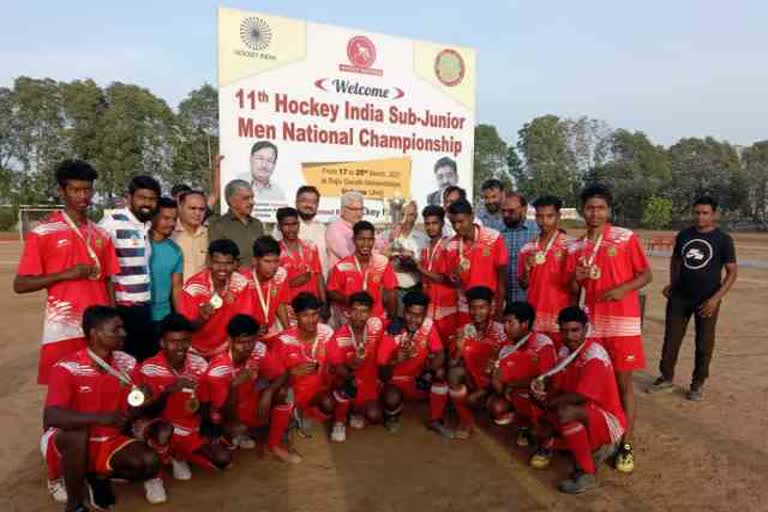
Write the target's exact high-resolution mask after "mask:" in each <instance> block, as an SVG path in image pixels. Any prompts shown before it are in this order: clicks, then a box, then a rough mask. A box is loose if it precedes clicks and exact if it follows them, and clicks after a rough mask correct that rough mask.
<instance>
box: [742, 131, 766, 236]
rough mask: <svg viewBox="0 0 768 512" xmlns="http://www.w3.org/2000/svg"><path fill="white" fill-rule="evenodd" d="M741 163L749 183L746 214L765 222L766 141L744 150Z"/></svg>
mask: <svg viewBox="0 0 768 512" xmlns="http://www.w3.org/2000/svg"><path fill="white" fill-rule="evenodd" d="M742 161H743V162H744V172H745V174H746V177H747V180H748V183H749V189H748V203H747V209H748V213H749V215H750V216H751V217H752V219H753V220H755V221H758V222H765V221H766V214H768V140H764V141H761V142H755V143H754V144H752V145H751V146H750V147H748V148H746V149H745V150H744V153H743V154H742Z"/></svg>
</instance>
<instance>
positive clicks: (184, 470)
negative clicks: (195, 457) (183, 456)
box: [171, 458, 192, 480]
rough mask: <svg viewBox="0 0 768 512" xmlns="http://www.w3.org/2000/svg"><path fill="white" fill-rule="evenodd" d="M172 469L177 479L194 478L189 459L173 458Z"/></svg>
mask: <svg viewBox="0 0 768 512" xmlns="http://www.w3.org/2000/svg"><path fill="white" fill-rule="evenodd" d="M171 469H172V470H173V478H174V479H175V480H191V479H192V470H191V469H189V464H187V461H184V460H176V459H174V458H171Z"/></svg>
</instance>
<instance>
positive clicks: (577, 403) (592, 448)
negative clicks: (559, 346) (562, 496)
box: [531, 307, 626, 494]
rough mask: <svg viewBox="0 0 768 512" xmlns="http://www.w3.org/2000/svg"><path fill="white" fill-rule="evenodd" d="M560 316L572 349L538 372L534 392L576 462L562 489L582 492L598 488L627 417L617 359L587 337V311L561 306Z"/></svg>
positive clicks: (567, 345) (564, 336) (562, 330)
mask: <svg viewBox="0 0 768 512" xmlns="http://www.w3.org/2000/svg"><path fill="white" fill-rule="evenodd" d="M557 321H558V324H559V326H560V335H561V337H562V341H563V345H564V346H565V348H567V350H568V352H569V354H568V356H567V357H566V358H565V359H563V360H562V361H561V362H560V363H558V365H557V366H556V367H555V368H553V369H552V370H550V371H549V372H547V373H545V374H544V375H543V376H540V377H537V378H536V379H535V380H534V381H533V382H532V383H531V391H532V393H533V395H534V397H535V399H536V400H538V401H539V402H540V404H541V405H542V407H543V408H544V409H545V410H546V411H547V416H546V420H547V421H548V422H549V424H550V426H551V428H552V429H553V430H554V433H555V434H556V435H558V436H559V437H560V438H561V439H562V441H563V443H564V444H565V446H566V447H567V449H568V451H569V452H570V453H571V455H572V456H573V458H574V459H575V462H576V467H575V469H574V471H573V473H572V474H571V477H570V478H569V479H567V480H565V481H563V482H562V483H561V484H560V490H561V491H563V492H566V493H570V494H578V493H581V492H584V491H586V490H588V489H591V488H593V487H597V485H598V481H597V476H596V475H597V467H598V466H599V465H600V463H602V462H604V461H606V460H608V459H609V458H610V457H611V456H612V455H613V454H614V453H615V452H616V450H617V447H618V443H619V441H620V440H621V436H622V434H623V433H624V428H625V425H626V419H625V416H624V410H623V409H622V407H621V400H620V398H619V391H618V388H617V385H616V378H615V376H614V371H613V365H612V364H611V358H610V356H609V355H608V352H607V351H606V350H605V348H604V347H603V346H602V345H601V344H600V343H598V342H597V341H594V340H592V339H587V323H588V321H589V320H588V318H587V315H586V313H584V311H582V310H581V309H579V308H577V307H568V308H565V309H563V310H562V311H560V314H559V316H558V319H557ZM553 375H554V376H555V379H554V386H550V389H549V391H547V390H546V388H547V386H546V380H545V379H546V378H548V377H551V376H553ZM542 419H543V420H544V419H545V418H542Z"/></svg>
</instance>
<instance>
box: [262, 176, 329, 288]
mask: <svg viewBox="0 0 768 512" xmlns="http://www.w3.org/2000/svg"><path fill="white" fill-rule="evenodd" d="M319 205H320V191H319V190H317V188H315V187H313V186H311V185H303V186H301V187H299V189H298V190H297V191H296V210H298V212H299V220H300V222H301V225H300V226H299V238H300V239H301V240H307V241H310V242H312V243H314V244H315V245H316V246H317V250H318V252H319V253H320V264H321V265H322V267H323V276H327V275H328V270H329V266H328V255H327V254H326V248H325V228H326V226H325V224H323V223H322V222H320V221H318V220H315V216H316V215H317V208H318V206H319ZM282 236H283V235H282V234H281V233H280V230H279V229H278V227H277V225H275V229H274V231H272V237H273V238H274V239H275V240H280V239H282Z"/></svg>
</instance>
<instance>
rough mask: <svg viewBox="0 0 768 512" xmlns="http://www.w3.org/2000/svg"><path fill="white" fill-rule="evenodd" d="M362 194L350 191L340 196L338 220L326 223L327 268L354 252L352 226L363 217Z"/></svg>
mask: <svg viewBox="0 0 768 512" xmlns="http://www.w3.org/2000/svg"><path fill="white" fill-rule="evenodd" d="M363 211H364V210H363V194H361V193H360V192H356V191H350V192H347V193H345V194H344V195H343V196H341V212H340V217H339V219H338V220H336V221H334V222H332V223H331V224H329V225H328V229H327V230H326V231H325V245H326V250H327V251H328V268H329V269H331V268H333V267H334V265H336V263H337V262H338V261H339V260H341V259H343V258H346V257H347V256H349V255H351V254H353V253H354V252H355V243H354V241H353V240H352V226H353V225H354V224H355V223H356V222H358V221H360V220H362V219H363Z"/></svg>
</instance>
